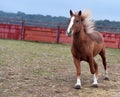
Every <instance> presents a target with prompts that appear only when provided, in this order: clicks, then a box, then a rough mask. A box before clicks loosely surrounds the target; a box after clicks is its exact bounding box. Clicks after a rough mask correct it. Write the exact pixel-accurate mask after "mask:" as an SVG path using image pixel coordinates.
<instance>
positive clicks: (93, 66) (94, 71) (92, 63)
mask: <svg viewBox="0 0 120 97" xmlns="http://www.w3.org/2000/svg"><path fill="white" fill-rule="evenodd" d="M89 65H90V71H91V73H92V74H93V83H92V86H93V87H98V81H97V80H98V66H97V63H96V62H95V60H94V58H93V57H90V58H89Z"/></svg>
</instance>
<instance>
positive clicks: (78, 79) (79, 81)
mask: <svg viewBox="0 0 120 97" xmlns="http://www.w3.org/2000/svg"><path fill="white" fill-rule="evenodd" d="M77 85H78V86H81V80H80V78H77V82H76V84H75V86H77Z"/></svg>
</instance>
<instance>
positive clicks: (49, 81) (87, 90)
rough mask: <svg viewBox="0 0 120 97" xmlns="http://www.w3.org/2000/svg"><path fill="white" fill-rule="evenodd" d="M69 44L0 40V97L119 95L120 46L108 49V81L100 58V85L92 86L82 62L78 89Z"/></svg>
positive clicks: (98, 96)
mask: <svg viewBox="0 0 120 97" xmlns="http://www.w3.org/2000/svg"><path fill="white" fill-rule="evenodd" d="M70 47H71V46H70V45H64V44H53V43H52V44H51V43H38V42H28V41H17V40H4V39H0V97H119V96H120V95H119V93H120V59H119V58H120V49H110V48H107V49H106V51H107V63H108V67H109V77H110V81H104V80H103V78H104V75H103V74H104V69H103V66H102V62H101V58H100V57H99V56H97V57H96V58H95V59H96V61H97V63H98V67H99V80H98V82H99V87H98V88H97V89H95V88H92V87H91V82H92V75H91V74H90V71H89V65H88V64H87V63H85V62H82V65H81V68H82V69H81V70H82V71H81V72H82V75H81V82H82V88H81V90H75V89H74V87H73V86H74V83H75V82H76V76H75V75H76V71H75V67H74V65H73V62H72V55H71V53H70Z"/></svg>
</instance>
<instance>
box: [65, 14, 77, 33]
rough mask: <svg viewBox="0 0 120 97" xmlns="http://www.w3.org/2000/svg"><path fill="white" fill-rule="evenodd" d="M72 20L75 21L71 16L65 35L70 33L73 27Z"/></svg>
mask: <svg viewBox="0 0 120 97" xmlns="http://www.w3.org/2000/svg"><path fill="white" fill-rule="evenodd" d="M74 19H75V17H74V16H73V17H72V18H71V20H70V23H69V26H68V29H67V33H69V32H70V29H71V27H72V25H73V23H74Z"/></svg>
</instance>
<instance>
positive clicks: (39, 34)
mask: <svg viewBox="0 0 120 97" xmlns="http://www.w3.org/2000/svg"><path fill="white" fill-rule="evenodd" d="M48 25H51V24H50V23H48ZM100 29H102V28H100ZM65 31H66V29H65V28H64V27H61V25H57V26H55V27H51V28H50V27H45V26H41V25H39V26H31V25H27V26H26V25H25V24H24V22H21V23H20V24H18V25H16V24H9V23H1V24H0V38H2V39H15V40H27V41H38V42H49V43H62V44H71V38H69V37H67V36H66V34H65ZM100 32H101V33H102V35H103V37H104V40H105V44H106V47H110V48H120V34H118V33H115V32H110V31H100Z"/></svg>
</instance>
